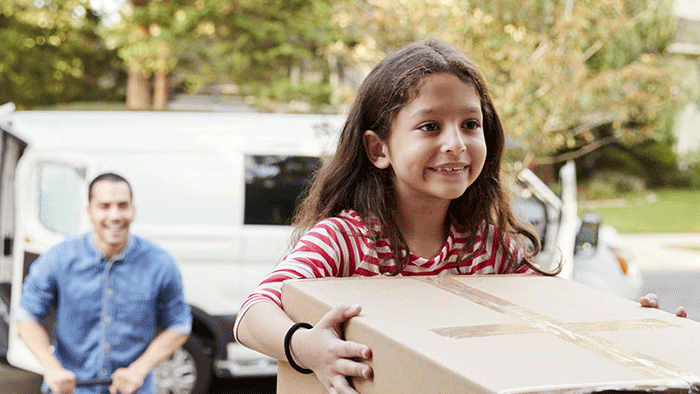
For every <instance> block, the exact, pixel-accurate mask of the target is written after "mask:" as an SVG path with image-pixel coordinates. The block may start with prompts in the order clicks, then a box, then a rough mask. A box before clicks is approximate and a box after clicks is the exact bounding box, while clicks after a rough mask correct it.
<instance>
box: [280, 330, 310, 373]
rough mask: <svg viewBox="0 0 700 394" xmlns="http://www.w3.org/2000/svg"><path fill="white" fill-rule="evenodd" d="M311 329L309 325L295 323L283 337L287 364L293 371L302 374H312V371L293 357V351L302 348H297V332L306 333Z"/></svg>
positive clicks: (294, 354)
mask: <svg viewBox="0 0 700 394" xmlns="http://www.w3.org/2000/svg"><path fill="white" fill-rule="evenodd" d="M311 328H313V326H312V325H311V324H309V323H304V322H300V323H295V324H293V325H292V326H291V327H290V328H289V330H287V334H286V335H285V337H284V354H285V356H286V358H287V362H288V363H289V365H290V366H291V367H292V368H294V370H296V371H297V372H299V373H303V374H310V373H313V371H312V370H311V369H308V368H305V367H304V365H303V364H304V363H303V362H301V361H300V360H299V358H298V357H295V356H296V353H295V352H294V349H295V348H296V349H300V348H301V347H303V346H299V341H298V339H299V336H298V334H299V333H298V331H306V330H309V329H311ZM295 338H296V340H295ZM302 342H303V341H302ZM295 345H296V346H295ZM297 360H299V361H300V364H298V363H297Z"/></svg>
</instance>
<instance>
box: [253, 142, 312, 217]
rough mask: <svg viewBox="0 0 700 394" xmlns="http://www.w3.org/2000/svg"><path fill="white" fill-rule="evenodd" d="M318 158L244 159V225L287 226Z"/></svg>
mask: <svg viewBox="0 0 700 394" xmlns="http://www.w3.org/2000/svg"><path fill="white" fill-rule="evenodd" d="M320 166H321V159H320V158H318V157H306V156H262V155H247V156H246V157H245V218H244V223H245V224H268V225H288V224H291V222H292V217H293V216H294V211H295V209H296V206H297V204H298V203H299V202H300V201H301V198H302V197H303V195H304V193H305V191H306V189H307V187H308V186H309V182H310V180H311V176H312V175H313V173H314V172H315V171H316V170H317V169H318V168H319V167H320Z"/></svg>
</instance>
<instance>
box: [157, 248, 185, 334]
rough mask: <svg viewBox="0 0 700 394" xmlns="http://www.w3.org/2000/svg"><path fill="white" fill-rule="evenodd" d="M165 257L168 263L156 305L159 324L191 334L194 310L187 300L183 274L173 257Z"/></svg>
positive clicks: (165, 327)
mask: <svg viewBox="0 0 700 394" xmlns="http://www.w3.org/2000/svg"><path fill="white" fill-rule="evenodd" d="M164 258H165V259H166V261H167V264H166V269H165V270H164V275H163V279H162V282H161V286H160V291H159V293H158V300H157V306H156V308H157V314H158V317H157V321H158V325H159V326H160V327H162V328H164V329H168V330H174V331H177V332H179V333H181V334H185V335H189V334H190V332H191V331H192V311H191V309H190V306H189V304H187V301H186V300H185V292H184V285H183V283H182V274H181V273H180V270H179V269H178V267H177V264H176V263H175V260H174V259H173V258H172V257H170V256H169V255H166V256H165V257H164Z"/></svg>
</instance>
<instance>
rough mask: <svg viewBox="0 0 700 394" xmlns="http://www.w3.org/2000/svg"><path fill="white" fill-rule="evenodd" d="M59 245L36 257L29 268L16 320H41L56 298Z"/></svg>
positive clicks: (54, 304)
mask: <svg viewBox="0 0 700 394" xmlns="http://www.w3.org/2000/svg"><path fill="white" fill-rule="evenodd" d="M60 246H61V245H59V246H58V247H54V248H52V249H50V250H49V251H47V252H46V253H44V254H42V255H41V256H39V258H37V259H36V260H35V261H34V262H33V263H32V265H31V266H30V268H29V273H28V274H27V277H26V278H25V279H24V283H23V284H22V295H21V296H20V301H19V305H20V310H21V311H22V312H21V313H19V314H18V315H17V319H18V320H22V321H25V320H33V321H40V320H43V319H44V318H45V317H46V316H47V315H48V314H49V313H50V312H51V310H52V309H54V308H55V307H56V302H57V300H58V277H57V267H58V264H59V261H58V256H59V255H61V251H60Z"/></svg>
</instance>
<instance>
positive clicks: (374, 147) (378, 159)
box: [362, 130, 391, 169]
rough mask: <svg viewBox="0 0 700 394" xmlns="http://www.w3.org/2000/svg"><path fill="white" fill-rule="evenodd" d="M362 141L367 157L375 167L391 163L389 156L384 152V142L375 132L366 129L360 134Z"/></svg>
mask: <svg viewBox="0 0 700 394" xmlns="http://www.w3.org/2000/svg"><path fill="white" fill-rule="evenodd" d="M362 142H363V143H364V145H365V151H366V152H367V157H368V158H369V161H371V162H372V164H374V165H375V167H377V168H380V169H385V168H387V167H389V165H391V161H390V160H389V156H388V155H387V152H386V144H385V143H384V141H382V140H381V139H380V138H379V136H378V135H377V133H375V132H374V131H372V130H367V131H365V133H364V134H363V135H362Z"/></svg>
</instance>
